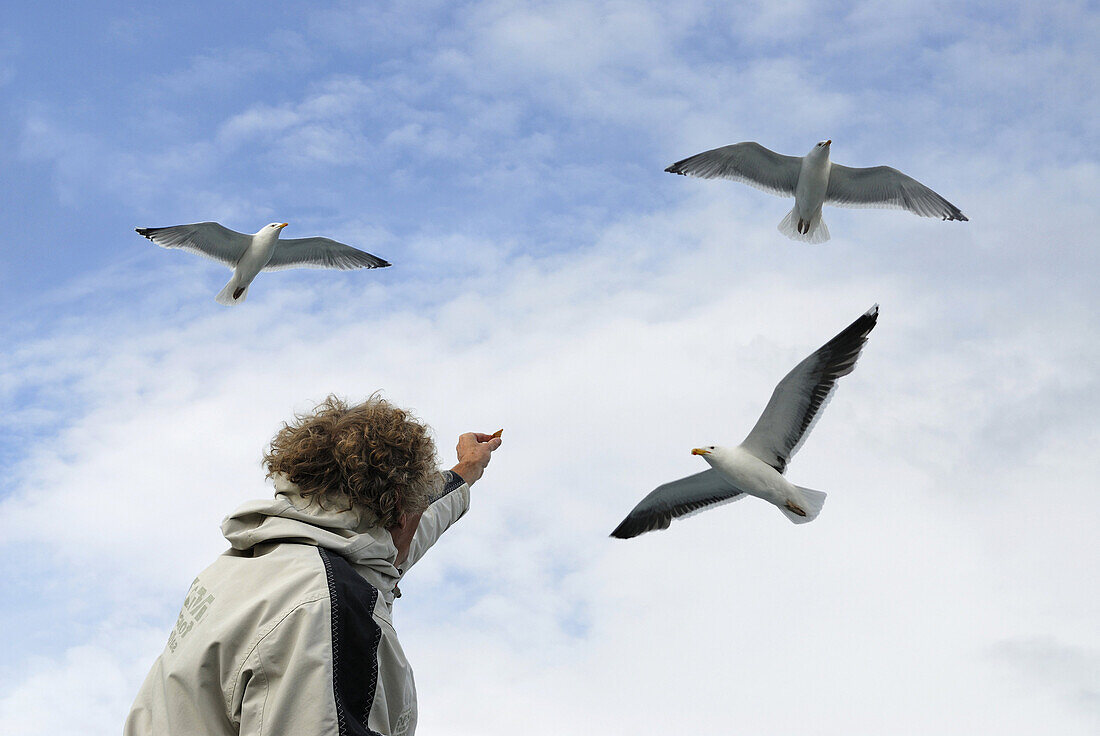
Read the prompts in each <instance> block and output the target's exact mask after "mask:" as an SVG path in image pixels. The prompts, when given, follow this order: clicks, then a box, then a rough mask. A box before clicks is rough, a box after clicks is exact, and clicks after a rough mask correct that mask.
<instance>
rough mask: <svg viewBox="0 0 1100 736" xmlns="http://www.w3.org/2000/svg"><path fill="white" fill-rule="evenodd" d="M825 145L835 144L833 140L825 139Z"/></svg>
mask: <svg viewBox="0 0 1100 736" xmlns="http://www.w3.org/2000/svg"><path fill="white" fill-rule="evenodd" d="M825 145H826V146H831V145H833V142H832V141H831V140H827V141H825Z"/></svg>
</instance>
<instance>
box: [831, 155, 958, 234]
mask: <svg viewBox="0 0 1100 736" xmlns="http://www.w3.org/2000/svg"><path fill="white" fill-rule="evenodd" d="M825 203H826V204H832V205H837V206H839V207H887V208H891V209H898V210H909V211H910V212H912V213H913V214H916V215H920V216H921V217H941V218H943V219H944V220H964V221H965V220H967V219H968V218H967V216H966V215H964V214H963V213H962V212H961V211H960V210H959V208H958V207H956V206H955V205H953V204H951V203H950V202H948V201H947V200H946V199H944V198H943V197H941V196H940V195H938V194H936V193H935V192H933V191H932V190H931V189H929V188H928V187H926V186H924V185H923V184H921V183H920V182H919V181H917V180H916V179H914V178H913V177H911V176H906V175H905V174H903V173H901V172H900V171H898V170H897V169H893V168H890V167H889V166H872V167H870V168H866V169H853V168H851V167H850V166H841V165H840V164H833V165H832V168H830V169H829V188H828V189H827V190H826V191H825Z"/></svg>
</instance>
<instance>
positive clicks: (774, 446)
mask: <svg viewBox="0 0 1100 736" xmlns="http://www.w3.org/2000/svg"><path fill="white" fill-rule="evenodd" d="M877 322H878V305H877V304H876V305H875V306H873V307H871V308H870V309H868V310H867V311H866V312H865V313H864V314H862V315H861V316H860V317H859V318H858V319H857V320H856V321H855V322H853V323H852V324H850V325H848V326H847V327H846V328H844V330H843V331H841V333H840V334H839V335H837V336H836V337H834V338H833V339H832V340H830V341H829V342H827V343H825V344H824V345H822V346H821V347H820V348H819V349H818V350H817V351H815V352H814V353H813V354H812V355H810V356H809V357H807V358H806V359H805V360H803V361H802V362H801V363H799V364H798V365H796V366H795V367H794V368H793V369H792V370H791V372H790V373H788V374H787V375H786V376H784V377H783V380H782V381H780V382H779V385H777V386H776V387H775V391H773V392H772V398H771V400H770V401H769V402H768V405H767V406H766V407H765V408H764V413H763V414H761V415H760V419H758V420H757V422H756V426H755V427H753V428H752V431H751V432H749V436H748V437H746V438H745V441H744V442H742V443H741V447H743V448H745V449H746V450H748V451H749V452H751V453H752V454H753V455H755V456H756V457H758V458H760V459H761V460H763V461H764V462H766V463H767V464H768V465H771V466H772V467H773V468H775V469H776V470H778V471H779V472H780V473H782V472H783V471H784V470H786V469H787V463H788V462H789V461H790V459H791V458H792V457H794V454H795V453H796V452H798V450H799V448H800V447H802V443H803V442H805V441H806V437H807V436H808V435H809V434H810V430H811V429H813V426H814V424H815V423H816V422H817V420H818V418H819V417H820V416H821V412H822V410H823V409H824V408H825V405H826V404H828V403H829V399H831V398H832V397H833V393H834V392H835V391H836V381H837V379H838V378H840V377H841V376H846V375H848V374H849V373H851V372H852V370H854V369H855V367H856V360H857V359H858V358H859V353H860V351H861V350H863V345H864V343H866V342H867V336H868V335H869V334H870V332H871V330H872V329H874V327H875V324H876V323H877Z"/></svg>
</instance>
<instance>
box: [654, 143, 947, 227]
mask: <svg viewBox="0 0 1100 736" xmlns="http://www.w3.org/2000/svg"><path fill="white" fill-rule="evenodd" d="M832 143H833V142H832V141H831V140H828V141H821V142H820V143H818V144H817V145H815V146H814V147H813V148H811V149H810V152H809V153H807V154H806V155H805V156H802V157H799V156H784V155H783V154H781V153H776V152H775V151H770V150H768V149H767V148H764V147H763V146H762V145H760V144H759V143H756V142H753V141H749V142H747V143H734V144H733V145H732V146H722V147H721V148H715V149H712V150H710V151H704V152H703V153H698V154H696V155H694V156H692V157H690V158H685V159H684V160H683V161H677V162H676V163H674V164H673V165H672V166H669V167H668V168H667V169H665V171H667V172H669V173H671V174H683V175H684V176H698V177H700V178H703V179H733V180H734V181H740V182H744V183H745V184H748V185H749V186H753V187H756V188H757V189H763V190H764V191H765V192H771V193H772V194H777V195H779V196H780V197H794V207H792V208H791V211H790V212H788V213H787V216H786V217H784V218H783V221H782V222H780V223H779V232H781V233H783V234H784V235H786V236H787V237H788V238H791V239H793V240H801V241H803V242H806V243H824V242H825V241H826V240H828V239H829V228H827V227H826V226H825V221H824V220H822V219H821V206H822V205H824V204H831V205H836V206H838V207H887V208H891V209H898V210H909V211H910V212H912V213H913V214H916V215H920V216H921V217H942V218H943V219H944V220H964V221H965V220H967V219H968V218H967V216H966V215H964V214H963V213H962V212H960V211H959V208H958V207H956V206H955V205H953V204H951V203H950V202H948V201H947V200H946V199H944V198H943V197H941V196H940V195H938V194H936V193H935V192H933V191H932V190H931V189H929V188H928V187H926V186H924V185H923V184H921V183H920V182H919V181H917V180H916V179H914V178H912V177H910V176H906V175H905V174H903V173H901V172H900V171H898V170H897V169H892V168H890V167H889V166H872V167H870V168H867V169H853V168H851V167H849V166H841V165H840V164H834V163H832V162H830V161H829V146H831V145H832Z"/></svg>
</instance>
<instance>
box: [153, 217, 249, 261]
mask: <svg viewBox="0 0 1100 736" xmlns="http://www.w3.org/2000/svg"><path fill="white" fill-rule="evenodd" d="M134 230H135V232H137V234H138V235H144V236H145V237H147V238H149V240H152V241H153V242H154V243H156V244H157V245H159V246H160V247H161V248H179V249H180V250H189V251H191V252H192V253H197V254H198V255H200V256H205V257H207V258H209V259H210V260H212V261H217V262H218V263H223V264H225V265H226V266H229V267H230V268H233V267H234V266H236V265H237V261H239V260H241V256H243V255H244V252H245V251H246V250H248V246H249V245H251V244H252V236H251V235H246V234H244V233H239V232H237V231H236V230H230V229H229V228H227V227H225V226H224V225H219V224H218V223H216V222H196V223H192V224H190V225H175V226H173V227H139V228H134Z"/></svg>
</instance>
